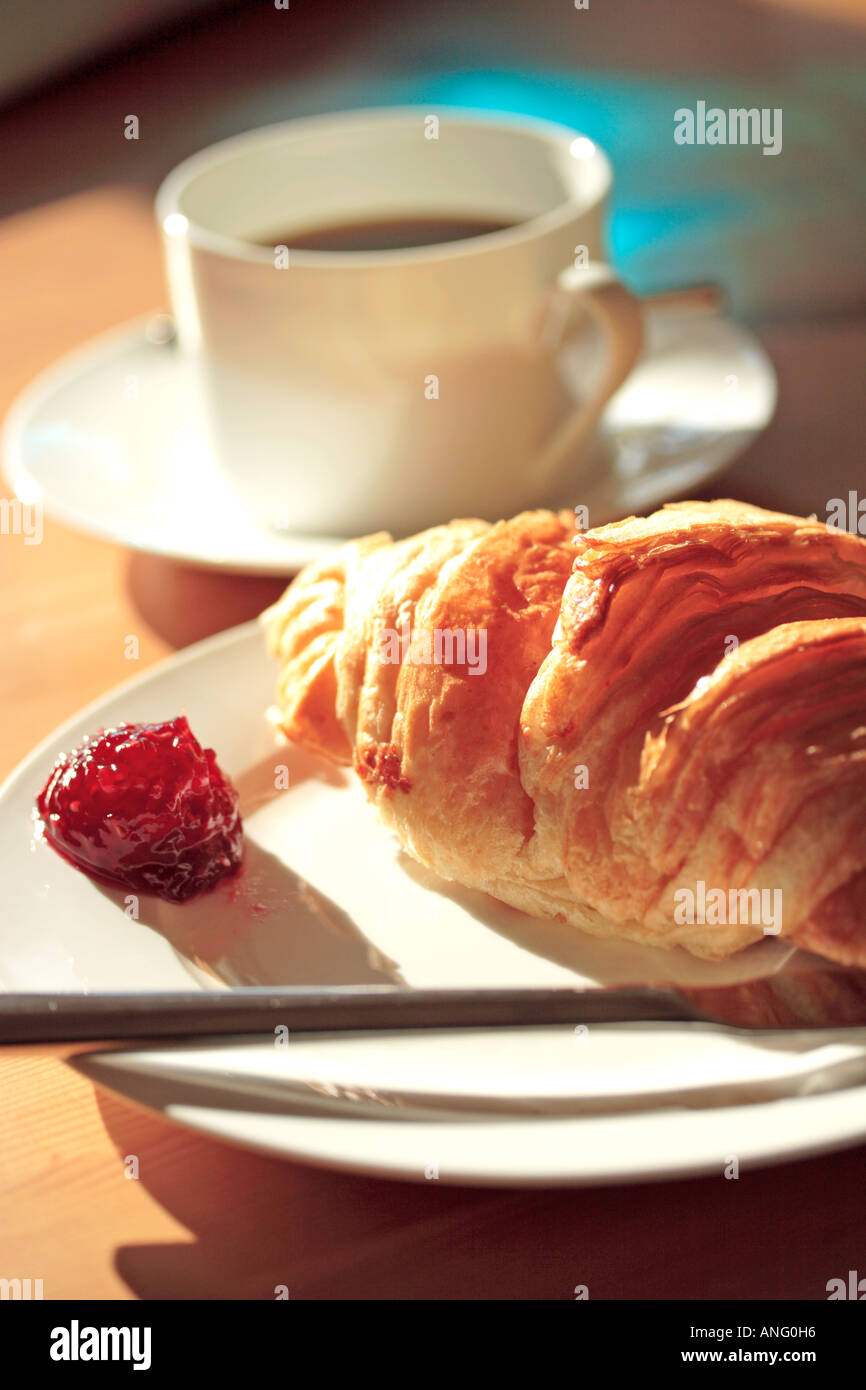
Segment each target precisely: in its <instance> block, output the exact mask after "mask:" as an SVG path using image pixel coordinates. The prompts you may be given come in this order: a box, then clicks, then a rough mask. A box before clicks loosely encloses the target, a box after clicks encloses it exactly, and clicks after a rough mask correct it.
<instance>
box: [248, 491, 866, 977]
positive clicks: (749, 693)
mask: <svg viewBox="0 0 866 1390" xmlns="http://www.w3.org/2000/svg"><path fill="white" fill-rule="evenodd" d="M264 622H265V627H266V632H267V640H268V644H269V647H270V650H271V651H272V653H273V654H274V655H275V656H276V657H277V658H278V659H279V662H280V676H279V685H278V697H277V703H278V709H279V721H280V725H281V727H282V729H283V732H284V733H285V735H286V736H287V737H288V738H290V739H292V740H295V741H297V742H299V743H302V744H305V745H306V746H308V747H310V748H312V749H315V750H316V751H318V752H319V753H322V754H324V755H325V756H327V757H329V758H331V759H334V760H336V761H339V762H344V763H352V764H353V765H354V767H355V770H356V772H357V773H358V775H359V776H360V778H361V779H362V781H363V783H364V786H365V788H366V791H367V794H368V796H369V798H370V800H371V801H373V802H374V803H375V805H376V807H377V809H378V811H379V813H380V815H381V817H382V819H383V820H384V821H385V823H386V824H387V825H388V826H390V827H391V828H392V829H393V830H394V831H395V832H396V834H397V836H398V837H399V839H400V841H401V843H402V844H403V846H404V847H405V848H406V850H408V852H409V853H410V854H412V855H414V857H415V858H416V859H418V860H420V861H421V862H422V863H423V864H426V865H428V866H429V867H430V868H432V869H433V870H435V871H436V872H437V873H439V874H441V875H442V876H443V877H445V878H450V879H455V880H457V881H458V882H461V883H464V884H467V885H470V886H472V887H476V888H479V889H482V890H484V891H486V892H488V893H490V894H492V895H493V896H494V897H496V898H499V899H501V900H502V901H504V902H506V903H510V904H511V905H513V906H514V907H517V908H519V909H522V910H523V911H526V912H529V913H531V914H533V915H535V916H541V917H555V918H557V919H559V920H561V921H567V922H570V923H573V924H574V925H575V926H577V927H580V928H582V929H583V930H585V931H589V932H592V933H594V934H596V935H600V936H609V937H615V938H624V939H630V940H634V941H639V942H642V943H646V944H654V945H660V946H672V945H677V944H678V945H682V946H684V947H686V948H687V949H688V950H689V951H691V952H693V953H694V954H696V955H700V956H707V957H711V958H715V957H722V956H726V955H728V954H730V953H731V952H733V951H736V950H738V949H740V948H741V947H743V946H746V945H748V944H749V943H750V942H752V941H754V940H756V939H759V938H760V937H761V936H762V935H763V927H762V925H760V924H757V925H756V924H755V922H754V921H753V920H748V916H747V920H741V921H734V922H733V923H725V922H718V921H713V920H710V921H705V922H701V921H695V922H689V921H685V922H684V921H682V920H679V916H680V915H681V914H678V913H677V910H676V904H677V902H678V901H681V899H678V897H677V894H678V892H679V890H682V889H689V890H695V888H696V885H697V884H699V883H703V884H704V885H705V886H706V889H707V890H717V889H721V890H725V891H728V890H731V889H736V890H739V889H743V890H751V889H765V890H769V891H772V892H776V891H778V892H780V893H781V899H780V902H781V904H782V914H781V935H782V936H784V937H787V938H790V939H791V940H792V941H793V942H795V943H796V944H799V945H803V946H805V947H807V948H809V949H811V950H814V951H817V952H820V953H822V954H824V955H826V956H828V957H830V958H832V959H835V960H840V961H844V962H847V963H857V964H861V965H866V815H864V809H866V542H864V541H862V540H860V539H859V538H857V537H855V536H852V535H849V534H848V533H847V532H844V531H839V530H835V529H831V528H828V527H825V526H824V525H822V524H820V523H819V522H817V521H815V520H804V519H802V518H798V517H793V516H785V515H782V514H778V513H774V512H768V511H763V510H761V509H759V508H757V507H750V506H745V505H743V504H740V503H737V502H731V501H719V502H712V503H702V502H688V503H677V504H673V505H669V506H667V507H665V508H663V509H662V510H661V511H659V512H656V513H654V514H653V515H652V516H649V517H645V518H637V517H631V518H629V519H628V520H626V521H623V522H619V523H616V524H614V525H610V526H603V527H599V528H597V529H596V530H594V531H588V532H585V533H580V532H578V531H576V530H575V525H574V517H573V516H572V514H571V513H567V512H563V513H558V514H556V513H552V512H542V511H538V512H526V513H523V514H522V515H521V516H517V517H515V518H513V519H512V520H510V521H505V522H499V523H497V524H495V525H488V524H487V523H485V522H482V521H474V520H465V521H454V522H451V523H450V524H449V525H447V526H439V527H435V528H433V529H432V530H429V531H425V532H423V533H421V534H420V535H417V536H413V537H411V538H410V539H408V540H404V541H399V542H396V543H395V542H392V541H391V538H390V537H389V536H387V535H385V534H381V535H376V536H368V537H365V538H364V539H362V540H359V541H354V542H352V543H351V544H348V545H346V546H344V547H343V548H342V549H341V550H340V551H339V552H337V553H336V554H335V555H334V556H332V557H331V558H330V559H328V560H327V561H323V562H321V563H319V564H316V565H312V566H310V567H309V568H308V569H306V570H304V571H303V573H302V574H301V575H299V577H298V578H297V579H296V580H295V581H294V583H293V584H291V585H290V587H289V588H288V590H287V591H286V593H285V594H284V596H283V597H282V598H281V599H280V600H279V602H278V603H277V604H275V605H274V607H273V608H271V609H270V610H268V612H267V613H266V614H265V615H264ZM407 630H409V631H411V632H412V633H413V634H416V635H417V634H419V633H420V634H422V635H429V636H430V638H431V640H432V637H433V635H434V634H435V633H437V632H442V631H443V630H447V631H451V632H454V631H459V630H463V631H467V630H471V631H472V632H475V633H479V632H483V633H484V634H485V640H486V669H485V670H484V671H483V673H482V672H481V670H480V667H478V668H476V669H475V670H473V669H472V667H471V665H470V664H469V662H468V660H467V661H464V662H463V663H462V664H458V663H457V662H454V661H452V662H451V663H450V664H447V663H444V662H436V661H429V660H428V661H417V660H407V659H404V660H402V661H401V660H399V659H394V655H393V651H394V648H393V645H392V646H391V647H390V648H389V645H388V641H389V638H388V635H389V634H392V633H394V632H406V631H407ZM430 649H431V648H430V647H428V648H427V650H428V651H429V650H430Z"/></svg>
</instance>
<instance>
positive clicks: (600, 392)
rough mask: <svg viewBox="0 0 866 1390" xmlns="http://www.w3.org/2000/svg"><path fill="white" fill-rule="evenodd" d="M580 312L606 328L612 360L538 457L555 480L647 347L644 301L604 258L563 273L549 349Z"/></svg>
mask: <svg viewBox="0 0 866 1390" xmlns="http://www.w3.org/2000/svg"><path fill="white" fill-rule="evenodd" d="M578 311H580V312H583V311H585V312H587V313H589V314H590V316H591V317H592V319H593V320H594V321H595V323H596V324H597V326H598V327H599V329H600V330H601V335H602V339H603V342H604V350H605V353H606V356H607V363H606V366H605V369H604V370H603V372H602V374H601V379H600V380H599V382H598V383H597V385H596V386H595V387H594V389H593V390H592V391H591V392H590V394H589V396H588V397H587V398H586V400H584V401H582V402H581V404H580V405H579V406H578V407H577V408H576V409H575V410H574V411H573V412H572V414H571V415H569V416H568V418H567V419H566V420H564V421H563V423H562V424H561V425H560V426H559V427H558V428H557V430H556V431H555V432H554V434H553V437H552V438H551V439H549V440H548V442H547V443H546V444H545V446H544V448H543V449H542V451H541V454H540V456H539V457H538V459H537V460H536V470H535V471H536V476H537V475H538V474H541V476H542V477H543V478H545V479H552V478H553V477H554V476H555V475H556V474H557V473H558V472H559V470H560V469H561V468H563V467H564V466H565V464H566V463H567V461H568V460H569V459H570V458H572V459H576V458H577V456H578V454H579V452H580V449H581V446H582V445H583V444H584V443H585V441H586V439H587V438H588V436H589V435H590V434H591V433H592V431H593V430H594V428H595V426H596V424H597V423H598V419H599V416H600V415H601V413H602V411H603V410H604V407H605V406H606V405H607V402H608V401H609V400H610V398H611V396H612V395H613V393H614V391H616V390H617V388H618V387H619V386H621V385H622V383H623V382H624V381H625V379H626V377H627V376H628V374H629V372H630V371H631V369H632V367H633V366H634V364H635V362H636V361H637V359H638V357H639V356H640V353H641V349H642V347H643V337H644V332H643V305H642V303H641V301H640V300H639V299H638V298H637V296H636V295H633V294H632V293H631V291H630V290H628V289H626V287H625V285H624V284H623V283H622V281H621V280H620V279H618V277H617V275H616V273H615V271H614V270H613V269H612V268H611V266H609V265H607V264H605V263H604V262H603V261H591V262H590V263H589V264H588V265H584V266H569V268H568V269H567V270H564V271H562V273H561V274H560V276H559V278H558V280H557V283H556V287H555V288H554V290H553V303H552V304H549V305H548V314H547V315H546V323H545V330H544V338H545V339H546V340H547V341H546V346H547V347H548V349H549V350H550V349H554V348H556V347H559V346H561V344H562V342H563V341H564V340H565V339H566V338H567V337H568V335H569V331H570V329H571V327H572V326H573V325H574V324H575V323H576V321H577V320H578V318H579V317H580V314H579V312H578ZM552 335H553V336H554V337H555V342H554V341H551V336H552Z"/></svg>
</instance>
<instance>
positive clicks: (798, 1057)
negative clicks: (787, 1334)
mask: <svg viewBox="0 0 866 1390" xmlns="http://www.w3.org/2000/svg"><path fill="white" fill-rule="evenodd" d="M273 678H274V671H273V668H272V666H271V663H270V662H269V661H268V659H267V657H266V656H265V654H264V651H263V646H262V641H261V636H260V633H259V631H258V628H257V626H256V625H255V624H248V625H246V626H244V627H242V628H237V629H235V630H233V631H231V632H228V633H224V634H222V635H220V636H219V637H216V638H212V639H210V640H209V641H207V642H203V643H200V644H199V645H198V646H196V647H192V648H189V649H188V650H186V651H185V652H183V653H182V654H181V655H179V656H176V657H173V658H172V659H171V660H169V661H168V662H165V663H163V664H162V665H161V666H159V667H157V668H154V669H153V670H151V671H149V672H146V673H145V674H144V675H143V676H142V677H140V678H137V679H136V680H134V681H132V682H129V683H128V684H127V685H125V686H123V687H121V688H120V689H119V690H117V691H114V692H113V693H111V694H109V695H107V696H106V697H104V698H103V699H102V700H100V701H97V702H96V703H95V704H93V705H91V706H90V707H89V708H88V709H86V710H84V711H82V712H81V713H80V714H79V715H76V716H75V718H74V719H72V720H70V721H69V722H68V723H67V724H66V725H65V726H64V727H63V728H61V729H60V730H58V731H57V733H56V734H54V735H52V737H51V738H50V739H48V740H46V741H45V742H44V743H43V744H42V745H41V747H40V748H38V749H37V750H36V751H35V752H34V753H33V754H32V755H31V756H30V757H29V758H28V759H27V760H26V762H25V763H24V764H22V766H21V767H20V768H19V769H18V770H17V771H16V772H15V773H14V774H13V776H12V777H11V778H10V779H9V781H8V782H7V783H6V784H5V786H4V787H3V788H2V789H0V862H2V863H3V864H4V866H5V870H4V871H5V883H4V888H5V906H6V912H5V913H4V915H3V918H2V921H0V987H2V988H4V989H7V990H19V991H29V990H35V991H40V990H49V991H50V990H97V989H107V990H112V989H114V990H117V989H120V990H125V989H136V988H140V989H160V988H165V989H177V988H181V989H182V988H189V986H190V984H191V983H197V984H198V985H199V986H200V987H201V988H207V987H219V986H220V982H224V983H233V982H237V983H250V984H253V983H255V984H291V983H304V984H314V983H321V984H328V983H330V984H335V983H349V982H361V981H364V980H369V981H380V982H381V981H402V982H405V983H406V984H409V985H417V986H436V985H449V984H450V985H459V984H465V985H497V984H498V985H520V984H556V983H564V982H573V981H575V980H587V981H595V982H613V981H616V980H627V979H632V980H634V979H645V980H650V981H660V982H661V981H665V980H681V981H689V980H691V981H707V982H709V981H713V982H721V981H722V980H727V979H731V980H732V979H742V978H748V977H750V976H754V975H756V974H761V973H764V972H766V971H768V970H774V969H778V968H780V966H781V965H782V964H783V963H784V961H785V960H786V958H787V954H788V953H787V952H786V949H785V948H784V947H783V946H782V945H781V944H780V943H778V942H776V941H766V942H764V943H761V945H760V946H759V947H758V948H755V949H754V950H753V951H751V952H749V953H747V954H745V955H741V956H740V957H738V958H736V959H735V960H734V961H731V962H727V963H725V964H723V965H716V966H713V965H708V964H706V963H704V962H699V961H696V960H692V959H691V958H689V957H687V956H686V955H684V954H682V953H671V954H667V953H663V952H657V951H654V950H651V949H645V948H640V947H634V946H617V945H616V944H614V943H603V942H598V941H593V940H591V939H589V938H586V937H583V936H581V935H580V934H579V933H576V932H574V931H572V930H570V929H568V928H566V927H561V926H558V925H557V924H555V923H541V922H537V921H534V920H533V919H531V918H527V917H524V916H523V915H522V914H520V913H516V912H512V911H510V910H509V909H506V908H502V907H498V906H497V905H496V904H494V903H492V902H491V900H489V899H488V898H486V897H484V896H483V895H480V894H476V893H472V892H469V891H465V890H461V889H458V888H455V887H454V886H453V885H448V884H444V883H441V882H439V881H438V880H435V879H433V878H432V877H431V876H430V875H427V874H425V873H422V872H421V871H420V870H419V869H418V868H417V867H416V866H414V865H412V864H411V863H409V862H408V861H407V860H406V859H405V857H404V856H403V855H402V854H401V853H400V851H399V848H398V846H397V845H396V844H395V842H394V841H393V840H392V839H391V837H390V836H389V835H388V834H387V833H386V832H385V831H383V830H382V829H381V828H380V827H379V825H378V824H377V822H376V820H375V817H374V815H373V813H372V811H371V809H370V808H369V807H368V806H367V805H366V803H365V801H364V797H363V794H362V792H361V790H360V788H359V787H357V786H355V785H354V784H353V782H352V781H351V780H350V779H349V777H348V776H347V775H346V774H344V773H343V772H341V771H335V770H334V769H332V768H331V767H330V766H329V765H327V764H326V763H324V762H322V761H320V760H318V759H316V758H313V757H311V756H309V755H306V754H302V753H300V752H296V751H291V750H288V749H286V748H285V747H284V746H282V745H279V744H277V743H275V741H274V737H273V734H272V731H271V729H270V727H269V725H268V724H267V722H266V720H265V718H264V710H265V708H266V706H267V705H268V703H269V700H270V696H271V690H272V686H273ZM181 711H183V712H185V713H186V714H187V716H188V718H189V720H190V723H191V725H192V727H193V729H194V731H195V732H196V734H197V735H198V737H199V738H200V739H201V740H202V741H203V742H204V743H206V744H208V745H210V746H212V747H215V748H216V750H217V753H218V756H219V759H220V762H221V764H222V765H223V767H224V768H225V769H226V770H227V771H228V772H229V773H230V774H231V775H232V777H233V778H234V779H235V780H236V782H237V784H238V786H239V788H240V791H241V796H242V802H243V809H244V819H245V825H246V833H247V864H246V867H245V870H244V873H243V875H242V876H241V877H240V878H238V879H237V880H230V881H228V882H226V883H224V884H222V885H220V886H219V887H218V888H217V889H216V890H215V891H214V892H213V893H211V894H209V895H206V896H205V897H203V898H201V899H198V900H197V901H195V902H193V903H191V904H187V905H186V906H184V907H176V906H172V905H169V904H166V903H163V902H161V901H159V900H157V899H148V898H142V899H141V901H140V917H139V920H135V919H134V918H133V917H132V916H130V915H129V914H128V913H127V912H126V911H125V910H124V899H123V895H121V894H119V893H114V892H109V891H107V890H105V889H101V888H99V887H97V886H96V885H95V884H93V883H92V882H91V881H90V880H89V879H87V878H86V877H85V876H83V875H81V874H79V873H77V872H76V870H75V869H73V868H72V867H71V866H70V865H68V864H67V863H65V861H63V860H62V859H61V858H59V856H57V855H56V854H54V853H53V851H52V850H51V849H50V847H49V846H47V845H46V844H44V843H43V842H42V841H41V840H40V839H39V838H38V835H37V834H36V832H35V828H34V822H33V817H32V806H33V799H34V796H35V794H36V792H37V791H38V789H39V787H40V786H41V785H42V783H43V782H44V780H45V778H46V776H47V774H48V771H49V769H50V766H51V763H52V761H53V758H54V756H55V754H56V753H57V752H58V751H59V750H60V749H63V748H68V747H70V746H71V745H72V744H74V743H77V742H78V741H79V740H80V739H81V737H82V736H83V735H84V734H85V733H89V732H92V731H93V730H95V729H96V728H99V727H100V726H109V725H111V724H114V723H116V722H118V721H120V720H122V719H130V720H158V719H165V718H169V717H171V716H173V715H175V714H178V713H180V712H181ZM284 768H285V769H287V770H288V781H289V787H288V790H281V791H276V790H275V781H277V780H279V781H283V780H285V775H284V773H283V772H282V771H281V770H282V769H284ZM77 1065H79V1066H80V1068H81V1069H82V1070H83V1071H85V1072H86V1074H87V1075H89V1076H91V1077H92V1078H93V1079H94V1080H98V1081H99V1082H100V1083H101V1084H103V1085H106V1086H109V1087H111V1088H112V1089H114V1090H116V1091H118V1092H120V1093H121V1094H124V1095H126V1096H128V1097H129V1098H130V1099H133V1100H136V1101H138V1102H140V1103H143V1104H147V1105H148V1106H150V1107H152V1108H154V1109H157V1110H160V1111H161V1112H163V1113H164V1114H166V1115H168V1116H169V1117H171V1118H173V1119H176V1120H179V1121H180V1122H182V1123H184V1124H188V1125H191V1126H192V1127H194V1128H198V1129H201V1130H203V1131H206V1132H208V1133H212V1134H215V1135H218V1136H220V1137H223V1138H227V1139H231V1140H233V1141H235V1142H238V1143H241V1144H245V1145H249V1146H251V1147H253V1148H258V1149H264V1150H267V1151H269V1152H275V1153H280V1154H284V1155H286V1156H293V1157H297V1158H305V1159H308V1160H310V1161H313V1162H317V1163H323V1164H328V1165H332V1166H337V1167H345V1168H352V1169H358V1170H363V1171H368V1172H377V1173H383V1174H389V1175H392V1176H400V1177H406V1178H417V1179H419V1180H421V1179H424V1178H425V1176H429V1175H430V1173H431V1171H432V1170H433V1169H435V1171H436V1173H437V1175H438V1177H439V1179H441V1180H442V1181H450V1182H473V1183H491V1184H501V1183H507V1184H511V1183H518V1184H533V1183H537V1184H566V1183H593V1182H602V1181H605V1182H613V1181H629V1180H636V1179H645V1178H653V1177H655V1178H661V1177H665V1176H672V1175H674V1174H686V1173H696V1172H709V1171H718V1172H721V1171H722V1169H723V1167H724V1165H725V1163H726V1162H727V1161H728V1160H729V1159H730V1158H731V1157H732V1156H736V1157H737V1158H738V1160H739V1161H740V1162H741V1163H745V1164H748V1163H753V1164H754V1163H760V1162H769V1161H772V1160H774V1159H779V1158H783V1157H794V1156H798V1155H803V1154H807V1153H814V1152H818V1151H821V1150H826V1149H832V1148H837V1147H842V1146H844V1145H846V1144H850V1143H854V1142H857V1141H859V1140H861V1139H863V1138H866V1104H864V1100H866V1086H863V1085H861V1084H860V1081H861V1079H862V1078H866V1038H864V1036H863V1035H861V1034H859V1033H858V1034H856V1035H852V1034H833V1033H822V1034H818V1035H816V1034H801V1035H792V1036H789V1037H785V1038H779V1037H775V1038H774V1037H773V1036H772V1035H767V1036H764V1037H761V1036H759V1035H756V1036H754V1037H751V1036H748V1035H745V1034H743V1035H740V1034H734V1033H731V1034H726V1033H724V1032H722V1031H717V1030H713V1029H709V1028H703V1027H701V1026H699V1025H685V1026H681V1027H678V1026H667V1025H665V1026H659V1025H646V1026H643V1027H635V1026H634V1025H632V1026H629V1027H625V1026H624V1027H604V1028H602V1027H593V1028H590V1029H579V1030H574V1029H571V1028H548V1029H534V1030H519V1029H515V1030H499V1031H497V1030H485V1031H478V1032H475V1031H472V1032H469V1031H467V1032H459V1031H448V1030H443V1031H439V1032H432V1033H419V1034H415V1035H403V1036H394V1035H370V1034H368V1035H355V1036H345V1037H313V1036H307V1037H302V1036H298V1037H294V1038H291V1039H290V1041H289V1044H288V1046H287V1047H284V1048H280V1047H277V1046H275V1045H274V1044H273V1043H271V1042H268V1041H262V1040H261V1039H258V1040H249V1041H248V1040H243V1039H239V1040H237V1041H231V1042H227V1041H225V1040H222V1041H215V1042H213V1043H202V1042H196V1043H190V1044H173V1045H169V1046H165V1047H150V1048H148V1047H142V1048H136V1049H133V1050H131V1051H128V1052H124V1053H123V1054H120V1053H114V1054H102V1055H100V1054H93V1053H91V1054H88V1055H87V1056H86V1057H83V1058H81V1059H80V1060H79V1062H78V1063H77ZM828 1076H830V1077H831V1078H832V1077H837V1076H838V1086H839V1089H838V1090H834V1091H832V1092H829V1093H827V1094H810V1093H811V1092H816V1091H818V1090H819V1089H821V1090H822V1091H823V1090H826V1079H827V1077H828Z"/></svg>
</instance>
